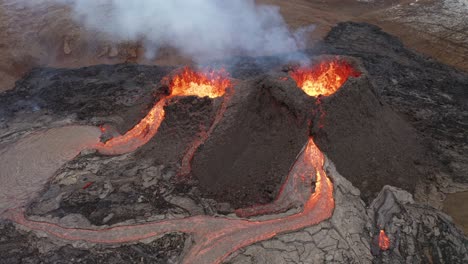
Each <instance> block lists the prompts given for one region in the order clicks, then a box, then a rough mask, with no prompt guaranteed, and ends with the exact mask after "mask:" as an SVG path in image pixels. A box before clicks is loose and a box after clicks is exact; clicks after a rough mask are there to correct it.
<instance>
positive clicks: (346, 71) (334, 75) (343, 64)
mask: <svg viewBox="0 0 468 264" xmlns="http://www.w3.org/2000/svg"><path fill="white" fill-rule="evenodd" d="M290 74H291V77H292V78H293V79H294V80H295V81H296V83H297V86H298V87H300V88H301V89H302V90H303V91H304V92H305V93H306V94H307V95H309V96H314V97H317V96H319V95H324V96H329V95H332V94H334V93H335V92H336V91H338V90H339V89H340V87H341V86H342V85H343V84H344V83H345V82H346V81H347V80H348V78H349V77H359V76H360V75H361V73H360V72H357V71H356V70H354V68H353V67H352V66H351V65H350V64H349V63H348V62H347V61H344V60H338V59H336V60H331V61H323V62H320V63H319V64H317V65H315V66H312V67H309V68H304V67H303V68H299V69H297V70H295V71H293V72H291V73H290Z"/></svg>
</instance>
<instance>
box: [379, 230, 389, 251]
mask: <svg viewBox="0 0 468 264" xmlns="http://www.w3.org/2000/svg"><path fill="white" fill-rule="evenodd" d="M379 247H380V249H381V250H384V251H385V250H388V248H389V247H390V239H389V238H388V236H387V234H385V231H384V230H383V229H381V230H380V234H379Z"/></svg>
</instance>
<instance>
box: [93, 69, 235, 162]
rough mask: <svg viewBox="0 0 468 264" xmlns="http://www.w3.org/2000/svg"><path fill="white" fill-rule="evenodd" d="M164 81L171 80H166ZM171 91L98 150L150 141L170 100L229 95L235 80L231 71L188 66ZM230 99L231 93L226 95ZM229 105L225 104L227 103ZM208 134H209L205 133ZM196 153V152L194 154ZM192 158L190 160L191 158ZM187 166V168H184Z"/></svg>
mask: <svg viewBox="0 0 468 264" xmlns="http://www.w3.org/2000/svg"><path fill="white" fill-rule="evenodd" d="M163 81H167V80H166V79H164V80H163ZM168 82H169V89H170V93H169V95H167V96H164V97H163V98H162V99H160V100H159V101H158V102H157V103H156V104H155V105H154V106H153V108H151V110H150V111H149V113H148V114H147V115H146V116H145V117H144V118H143V119H142V120H141V121H140V122H139V123H138V124H137V125H136V126H134V127H133V128H132V129H130V130H129V131H128V132H127V133H125V134H124V135H121V136H118V137H114V138H112V139H110V140H108V141H106V142H105V143H102V144H99V145H98V146H97V150H98V152H99V153H101V154H104V155H120V154H125V153H129V152H132V151H135V150H136V149H138V148H139V147H141V146H143V145H144V144H146V143H147V142H148V141H149V140H150V139H151V138H153V137H154V136H155V135H156V133H157V132H158V129H159V127H160V126H161V123H162V122H163V120H164V116H165V111H164V107H165V106H166V104H167V102H168V101H169V99H171V98H173V97H177V96H198V97H210V98H217V97H222V96H224V95H225V93H226V91H227V90H229V89H228V88H230V87H231V81H230V79H229V76H228V74H227V73H226V72H225V71H224V70H219V71H210V72H196V71H193V70H192V69H190V68H189V67H185V68H184V69H183V70H182V71H181V72H180V73H179V74H177V75H175V76H174V77H173V78H172V80H169V81H168ZM224 98H225V100H224V101H226V100H227V98H228V96H224ZM224 105H226V104H225V103H223V106H224ZM223 106H222V107H221V110H220V111H219V112H218V114H217V117H216V118H215V121H214V122H213V124H212V126H211V128H210V129H208V131H207V132H206V133H204V134H203V136H201V139H200V140H198V141H199V142H198V141H197V142H196V143H194V145H195V147H192V148H193V150H192V148H191V149H190V150H189V151H187V153H188V154H186V156H191V155H193V153H194V152H195V150H196V148H197V147H198V146H199V145H200V144H201V143H203V142H204V140H206V138H207V137H208V134H209V133H210V132H211V131H212V127H214V126H216V124H217V123H218V121H219V119H220V118H221V117H220V116H222V113H223V109H224V108H225V107H224V108H223ZM205 134H206V135H205ZM190 153H192V154H190ZM187 160H188V161H187ZM189 162H190V159H189V158H184V159H183V162H182V163H183V164H182V168H183V169H182V170H184V171H185V170H187V169H184V168H185V167H187V166H190V165H187V163H189ZM184 166H185V167H184Z"/></svg>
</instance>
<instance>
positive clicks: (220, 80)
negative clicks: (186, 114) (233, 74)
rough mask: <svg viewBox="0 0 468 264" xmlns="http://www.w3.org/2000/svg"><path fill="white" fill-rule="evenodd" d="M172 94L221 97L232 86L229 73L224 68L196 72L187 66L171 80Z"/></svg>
mask: <svg viewBox="0 0 468 264" xmlns="http://www.w3.org/2000/svg"><path fill="white" fill-rule="evenodd" d="M169 83H170V89H171V96H190V95H194V96H198V97H205V96H208V97H210V98H216V97H221V96H223V95H224V94H225V93H226V89H227V88H228V87H230V86H231V81H230V80H229V75H228V74H227V73H226V72H225V71H224V70H219V71H210V72H205V73H202V72H196V71H193V70H192V69H191V68H189V67H185V68H184V69H183V70H182V72H181V73H180V74H178V75H176V76H175V77H174V78H173V79H172V80H171V81H170V82H169Z"/></svg>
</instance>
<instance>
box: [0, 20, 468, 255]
mask: <svg viewBox="0 0 468 264" xmlns="http://www.w3.org/2000/svg"><path fill="white" fill-rule="evenodd" d="M306 54H307V55H308V56H310V57H311V58H323V57H320V55H323V54H327V56H330V55H339V56H343V58H347V60H349V61H351V62H352V63H354V65H355V67H357V68H358V69H359V70H360V71H362V73H363V76H362V77H359V78H357V79H350V80H349V81H348V82H347V83H346V84H345V85H344V86H343V87H342V89H341V90H340V91H339V92H337V93H336V94H334V95H332V96H330V97H327V98H321V99H319V100H318V101H317V100H315V99H311V98H309V97H307V96H306V95H305V94H304V93H301V92H300V90H299V89H298V88H297V87H295V84H294V82H292V80H289V81H286V82H284V81H281V78H283V77H285V76H286V77H287V73H285V72H284V71H287V70H288V68H287V67H283V66H284V65H283V60H281V59H279V58H275V57H266V58H257V59H251V58H237V59H232V60H228V61H221V62H218V63H219V64H221V65H224V66H225V68H226V69H227V70H228V71H229V72H230V73H231V76H232V77H233V78H235V79H238V80H242V81H243V83H244V85H247V86H248V87H254V89H252V91H251V92H250V93H242V95H244V97H245V98H240V99H236V100H237V101H236V100H234V99H233V101H232V102H233V104H232V106H231V110H229V109H228V110H226V111H227V112H226V116H227V117H230V118H228V119H227V121H225V123H224V124H223V123H220V128H222V129H219V130H218V131H215V132H214V134H213V135H212V136H213V138H212V140H213V141H207V142H206V147H202V148H201V149H199V151H198V152H196V153H195V158H194V162H195V163H197V164H199V165H196V164H195V163H194V165H196V166H198V167H194V168H195V169H196V170H198V171H201V172H200V173H199V174H198V175H197V173H194V175H193V176H194V178H192V179H189V180H183V181H179V180H178V178H177V172H178V170H179V169H180V160H181V159H182V157H183V154H184V152H185V150H186V149H187V147H188V145H189V144H190V142H192V141H193V140H194V139H195V138H196V135H197V133H199V129H201V127H203V126H207V125H208V124H209V123H211V120H212V119H213V118H214V115H215V114H216V111H217V109H218V108H219V104H220V101H219V99H208V98H197V97H182V98H176V99H174V100H173V101H171V102H170V103H169V104H168V105H167V106H166V112H167V113H166V119H165V121H164V122H163V124H162V125H161V128H160V130H159V132H158V134H157V136H155V137H154V138H153V139H152V140H151V141H150V142H149V143H148V144H146V145H145V146H143V147H142V148H140V149H138V150H137V151H135V152H133V153H129V154H124V155H119V156H114V157H110V156H103V155H99V154H98V153H96V152H95V151H92V150H83V151H81V153H79V155H78V156H77V157H76V158H74V159H73V160H71V161H69V162H64V163H63V165H60V164H59V165H60V166H59V168H60V169H58V171H56V173H55V175H54V178H53V179H52V180H51V181H50V182H48V183H47V185H46V186H45V188H44V189H42V191H41V185H37V184H36V185H35V186H36V187H35V190H32V189H31V194H34V192H35V191H40V193H39V195H37V196H36V197H35V198H34V199H33V200H32V201H31V202H30V203H29V204H28V205H27V207H26V215H27V216H28V217H29V218H30V219H32V220H35V221H48V222H49V221H52V222H54V223H58V224H59V225H60V226H62V227H75V228H76V227H81V228H106V227H109V226H116V225H117V226H118V225H130V224H137V223H140V224H141V223H148V222H152V221H159V220H162V219H180V218H183V217H189V216H200V215H207V216H216V218H219V217H225V216H226V215H227V216H229V217H234V219H237V218H235V217H236V216H235V215H234V214H233V213H234V209H237V208H240V207H244V206H249V205H252V204H255V203H265V202H269V201H272V200H273V199H274V198H275V197H276V196H277V193H278V191H279V187H280V184H281V182H282V181H284V179H283V178H282V177H284V175H275V176H274V179H273V182H271V184H270V185H266V184H265V185H261V184H258V179H252V178H251V177H250V178H249V177H246V178H243V179H242V183H243V184H244V185H246V186H247V187H246V188H244V189H240V190H239V189H237V190H236V191H237V192H233V193H231V194H229V195H226V196H225V197H227V198H226V199H225V200H222V197H223V196H222V195H221V194H216V192H213V190H216V189H217V188H222V187H224V188H226V189H225V190H229V189H230V188H232V189H233V188H239V186H236V184H237V183H236V182H227V181H226V179H228V178H226V176H224V177H225V178H223V176H218V178H219V179H220V180H219V181H220V182H221V184H220V185H219V186H216V187H215V188H213V189H212V190H211V194H210V192H207V190H206V188H207V187H209V186H208V185H207V183H206V182H205V185H204V184H203V179H202V178H201V177H203V176H200V175H205V173H206V172H204V171H203V168H204V166H209V164H210V162H211V163H213V159H215V158H216V157H217V155H219V150H218V149H217V147H218V143H219V142H221V143H222V142H223V141H221V140H220V139H223V138H225V137H226V138H229V139H230V138H233V142H231V144H233V145H236V146H237V145H240V143H239V140H236V137H234V136H226V135H229V133H233V132H232V131H231V130H232V129H233V128H236V127H239V125H236V124H237V123H236V122H238V121H237V120H239V119H240V118H242V117H245V116H246V115H250V118H251V120H249V119H246V122H245V124H249V125H248V126H245V127H244V128H242V129H243V130H244V131H247V132H245V133H248V134H250V135H254V136H252V138H251V140H252V142H255V143H258V142H261V141H259V140H260V137H255V133H260V132H262V131H263V132H262V133H267V134H266V135H268V137H270V134H268V129H265V127H267V128H268V126H269V125H271V126H272V127H273V128H276V129H277V130H278V133H279V135H281V137H278V138H276V137H274V134H272V135H273V136H271V137H270V138H269V140H270V141H269V142H275V143H274V144H275V146H273V147H278V146H279V147H281V146H283V147H284V145H281V144H284V143H281V142H280V141H278V139H282V138H284V137H285V135H286V137H287V135H288V133H291V134H294V135H300V134H301V133H302V132H301V129H303V128H302V127H301V125H300V122H299V123H297V124H299V125H298V129H297V130H292V129H290V131H283V130H281V128H280V127H275V122H267V121H266V120H273V121H275V118H279V117H280V118H279V119H280V120H286V121H278V122H279V123H284V122H285V123H288V122H290V121H287V120H296V121H297V120H301V118H302V119H303V118H309V117H310V118H312V119H313V122H312V123H311V126H310V127H307V128H308V129H310V132H309V133H310V134H312V136H313V137H314V138H315V139H316V141H317V145H318V146H319V147H320V149H321V150H322V151H323V152H324V153H325V155H326V156H327V162H326V165H325V170H326V172H327V175H328V176H329V177H330V178H331V180H332V182H333V188H334V192H333V194H334V200H335V209H334V211H333V215H332V217H331V218H330V219H328V220H325V221H322V222H321V223H319V224H317V225H313V226H311V227H307V228H305V229H301V230H297V231H294V232H289V233H286V234H279V235H278V236H276V237H274V238H272V239H268V240H265V241H261V242H258V243H255V244H253V245H250V246H247V247H244V248H242V249H240V250H238V251H237V252H235V253H233V254H232V255H230V256H229V257H228V258H227V259H226V260H225V261H226V263H309V262H312V263H315V262H323V261H326V262H330V263H431V262H432V263H442V262H446V263H464V262H466V261H468V252H467V247H468V241H467V238H466V236H465V235H464V234H463V232H462V231H461V229H459V228H458V227H457V226H456V225H455V224H454V223H453V222H452V219H451V218H450V217H449V216H448V215H446V214H444V213H442V212H441V211H440V210H439V209H440V208H441V207H442V205H441V202H442V199H440V197H443V196H444V195H446V194H447V193H451V192H456V191H461V190H468V188H467V184H468V178H466V175H468V174H467V173H466V172H467V165H466V164H467V160H466V159H467V157H468V153H467V152H466V149H467V139H466V135H465V134H466V133H464V132H465V131H466V130H467V127H466V122H465V120H466V119H467V116H468V112H467V105H466V102H467V101H468V100H467V98H466V97H467V94H466V93H465V89H466V87H467V85H468V75H467V74H466V73H464V72H462V71H459V70H457V69H455V68H453V67H451V66H447V65H443V64H441V63H439V62H437V61H435V60H433V59H430V58H427V57H424V56H422V55H420V54H418V53H415V52H413V51H411V50H408V49H407V48H405V46H403V44H402V43H401V42H400V41H399V40H398V39H397V38H395V37H393V36H391V35H388V34H387V33H384V32H383V31H382V30H381V29H379V28H378V27H376V26H373V25H369V24H362V23H353V22H349V23H341V24H338V26H336V27H335V28H333V29H332V30H331V32H330V33H329V34H328V35H327V36H326V37H325V38H324V40H323V41H321V42H319V43H317V44H316V45H315V46H314V47H313V48H311V49H309V50H307V51H306ZM172 70H174V67H168V66H143V65H137V64H119V65H114V66H113V65H98V66H92V67H87V68H81V69H56V68H37V69H35V70H33V71H31V72H29V73H28V74H27V75H26V76H25V77H24V78H23V79H21V80H20V81H19V82H17V84H16V87H15V89H13V90H10V91H7V92H4V93H2V94H0V96H1V100H0V139H1V141H0V147H1V151H0V155H6V156H8V155H10V154H9V153H11V152H9V151H11V150H10V148H9V146H11V145H12V144H13V143H15V142H21V141H18V140H19V139H20V138H28V137H29V139H31V138H33V136H34V132H35V131H40V130H44V129H54V128H58V127H61V126H64V125H72V124H73V125H92V126H99V125H104V124H110V125H112V127H114V128H115V130H116V131H115V133H117V132H119V133H124V132H125V131H127V130H128V129H130V128H131V127H133V126H134V125H135V124H136V123H137V122H138V121H139V120H140V119H141V118H142V117H143V116H144V115H145V113H146V112H147V111H148V109H149V108H150V107H151V106H152V105H153V104H154V101H155V100H158V98H160V97H161V96H162V95H163V94H165V93H166V92H167V91H166V90H165V89H166V88H165V87H164V85H161V84H160V81H161V79H162V78H163V77H164V76H166V75H168V74H169V73H170V72H171V71H172ZM236 87H237V88H236V89H242V85H239V86H236ZM295 89H296V90H295ZM289 90H291V91H294V92H285V91H289ZM246 98H247V99H246ZM245 102H248V104H247V105H246V106H242V104H244V103H245ZM271 105H280V106H282V108H275V107H272V106H271ZM302 106H304V107H305V108H302ZM309 106H310V111H309V110H308V109H309ZM236 107H237V108H236ZM249 107H251V108H249ZM295 108H296V109H295ZM236 109H237V110H236ZM256 109H257V110H258V109H263V111H261V112H262V113H266V114H265V116H262V115H261V114H260V113H259V112H255V110H256ZM265 109H266V110H265ZM278 109H280V110H278ZM301 109H302V110H301ZM229 111H231V112H229ZM275 111H281V112H280V113H281V114H277V113H276V112H275ZM246 112H247V113H249V112H250V114H245V113H246ZM320 112H323V113H324V115H320V114H317V113H320ZM268 113H276V114H268ZM254 124H257V126H255V125H254ZM270 131H271V130H270ZM241 132H242V131H241ZM27 135H29V136H27ZM403 136H404V137H405V138H402V137H403ZM33 139H34V138H33ZM293 139H294V138H293ZM290 141H291V139H290ZM215 143H216V144H215ZM258 144H259V145H258V146H259V147H264V149H263V151H274V150H275V149H274V148H272V147H271V146H266V147H265V146H264V144H260V143H258ZM276 144H278V145H276ZM13 145H14V144H13ZM51 147H52V146H51ZM281 148H282V147H281ZM291 148H292V149H294V150H296V149H299V150H300V145H299V147H297V146H296V145H294V144H291ZM243 150H245V151H240V152H236V151H232V152H227V153H228V154H229V155H231V156H233V157H235V158H239V159H245V160H247V159H248V158H249V157H252V155H253V156H254V154H251V153H255V152H253V150H251V149H249V148H248V147H246V148H244V149H243ZM291 152H294V151H291ZM13 153H16V152H13ZM46 153H47V152H44V155H47V154H46ZM249 153H250V154H249ZM247 154H248V155H247ZM281 154H282V155H284V156H282V159H281V160H278V161H277V162H278V167H277V169H278V168H279V170H284V168H285V166H286V168H287V166H290V164H291V154H288V153H287V152H285V153H281ZM242 155H245V156H242ZM2 157H5V156H2ZM197 157H198V158H197ZM270 158H272V157H270ZM350 161H351V162H350ZM282 162H283V163H282ZM2 164H3V163H2ZM5 164H6V163H5ZM245 164H247V165H245V167H241V169H242V170H246V171H249V169H250V168H253V167H255V164H249V163H245ZM216 165H217V164H216ZM54 170H55V169H54ZM242 170H241V171H242ZM286 171H287V169H286ZM409 172H411V173H409ZM2 173H3V170H2ZM236 173H238V172H237V171H236V170H233V171H227V173H226V175H229V174H233V175H235V174H236ZM255 173H257V174H256V176H257V177H260V179H267V178H265V177H271V175H270V174H269V173H268V170H266V169H263V170H257V171H255ZM31 177H32V176H31ZM223 179H224V181H225V183H223ZM25 180H28V179H25ZM274 180H276V182H274ZM207 182H210V181H207ZM387 185H393V186H397V187H392V186H387ZM413 186H414V188H413ZM254 194H255V195H254ZM259 194H260V195H259ZM264 194H268V195H264ZM10 206H14V204H13V205H10ZM298 209H300V208H292V209H291V211H292V212H289V211H284V212H280V213H275V214H273V215H270V216H264V217H263V218H265V217H283V216H285V215H288V214H291V213H295V210H298ZM459 210H463V209H462V208H460V209H459ZM263 218H262V217H257V218H253V219H255V220H262V219H263ZM458 224H462V225H463V224H464V222H458ZM0 228H1V229H0V253H1V255H2V259H1V260H0V263H3V262H4V263H41V262H46V263H63V261H64V259H66V262H65V263H96V262H115V263H128V262H142V263H150V262H151V263H155V262H156V263H178V262H180V261H182V260H183V257H184V256H185V255H187V254H188V252H189V249H190V248H191V247H193V246H194V245H196V244H197V242H199V241H197V240H196V239H195V238H194V237H193V236H190V235H189V234H182V233H169V234H166V235H164V236H156V237H152V238H151V239H145V240H142V241H138V242H135V243H125V244H122V245H120V244H112V245H107V244H106V243H104V244H95V243H88V242H85V241H73V242H72V241H67V240H62V239H57V238H55V237H54V236H51V235H50V234H47V233H44V232H35V231H31V230H29V229H27V228H24V227H21V225H16V224H14V223H13V222H11V221H2V222H1V225H0ZM381 229H384V230H385V231H386V233H387V235H388V237H389V239H390V247H389V249H388V250H385V251H383V250H381V249H380V248H379V244H378V237H379V232H380V230H381ZM2 261H3V262H2Z"/></svg>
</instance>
